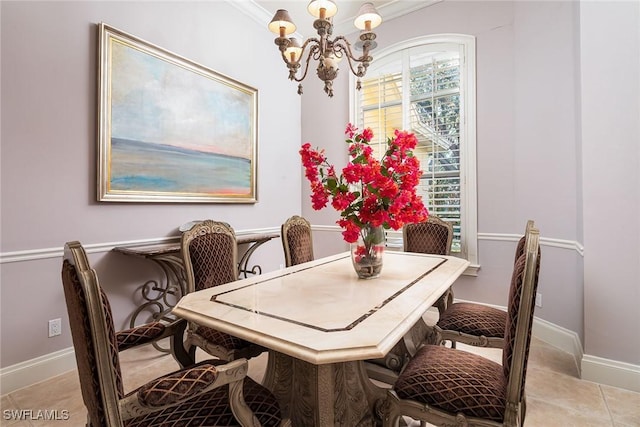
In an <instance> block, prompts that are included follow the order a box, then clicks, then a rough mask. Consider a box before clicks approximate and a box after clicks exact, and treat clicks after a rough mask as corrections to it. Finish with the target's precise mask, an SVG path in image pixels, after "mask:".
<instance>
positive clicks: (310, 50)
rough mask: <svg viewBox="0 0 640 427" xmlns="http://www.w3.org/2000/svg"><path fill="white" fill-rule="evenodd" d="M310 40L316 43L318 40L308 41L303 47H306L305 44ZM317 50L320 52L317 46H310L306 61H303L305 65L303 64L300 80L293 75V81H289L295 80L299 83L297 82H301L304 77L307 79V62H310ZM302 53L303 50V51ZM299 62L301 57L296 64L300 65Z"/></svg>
mask: <svg viewBox="0 0 640 427" xmlns="http://www.w3.org/2000/svg"><path fill="white" fill-rule="evenodd" d="M312 40H313V41H316V42H317V41H318V40H316V39H309V40H307V41H306V42H305V43H304V45H305V46H306V45H307V43H308V42H310V41H312ZM319 50H320V48H319V46H318V45H317V44H315V45H312V46H311V47H310V48H309V54H308V55H307V59H306V60H305V61H304V62H305V64H304V73H303V74H302V76H301V77H300V78H298V77H296V76H295V75H294V76H293V79H291V80H295V81H297V82H298V83H299V82H301V81H303V80H304V79H305V77H307V73H308V72H309V62H310V60H311V56H312V55H313V54H314V53H315V52H317V51H319ZM303 52H304V50H303ZM301 60H302V55H300V61H298V63H300V62H301Z"/></svg>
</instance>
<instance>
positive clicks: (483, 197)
mask: <svg viewBox="0 0 640 427" xmlns="http://www.w3.org/2000/svg"><path fill="white" fill-rule="evenodd" d="M0 14H1V31H2V33H1V36H2V38H1V43H2V46H1V48H2V65H1V66H2V68H1V84H2V104H1V111H2V113H3V115H2V127H1V133H0V137H1V138H2V152H1V154H2V157H1V162H2V163H1V171H0V184H1V190H2V201H1V202H2V219H1V225H2V239H1V240H2V241H1V252H2V264H0V267H1V268H2V271H1V277H0V278H1V284H0V286H1V287H0V298H1V307H0V308H1V310H2V314H1V320H2V324H1V335H2V353H1V358H2V360H1V365H2V366H3V367H5V366H9V365H12V364H15V363H18V362H21V361H25V360H29V359H31V358H34V357H37V356H40V355H45V354H48V353H51V352H53V351H56V350H60V349H64V348H67V347H69V346H70V345H71V341H70V337H69V334H68V325H66V324H63V331H64V333H63V335H62V336H61V337H58V338H51V339H48V338H46V322H47V320H48V319H52V318H55V317H62V318H63V319H64V320H65V321H66V314H65V313H66V312H65V307H64V301H63V297H62V290H61V285H60V281H59V269H60V258H59V251H60V248H61V246H62V244H63V243H64V242H65V241H67V240H72V239H79V240H81V241H82V242H83V243H85V244H95V245H97V246H98V247H100V248H101V249H100V250H98V252H96V253H92V254H91V261H92V262H93V263H94V265H95V266H96V268H97V269H98V273H99V275H100V277H101V278H102V282H103V284H104V285H105V287H106V288H107V291H108V293H109V296H110V297H111V298H112V299H113V300H114V301H115V304H114V309H115V311H116V322H117V323H119V324H120V325H124V324H125V323H126V322H127V321H128V316H129V314H130V313H131V311H133V309H134V307H135V299H136V298H137V296H136V294H135V289H136V287H137V286H138V285H139V284H140V282H141V281H142V280H143V279H144V278H146V277H148V276H149V275H154V274H155V275H157V274H158V273H157V272H156V271H155V270H152V269H151V268H150V267H149V265H148V263H146V262H144V261H142V260H135V259H129V258H126V257H123V256H121V255H118V254H114V253H111V252H109V251H108V248H109V245H110V244H118V243H121V242H126V241H130V240H137V239H160V238H162V237H165V236H169V235H175V234H177V230H176V228H177V226H179V225H180V224H182V223H184V222H186V221H189V220H192V219H199V218H207V217H209V218H217V219H222V220H226V221H229V222H230V223H231V224H232V225H233V226H234V227H235V228H236V229H238V230H254V229H273V228H277V227H278V226H279V224H280V223H281V222H282V221H283V220H284V219H285V218H286V217H288V216H289V215H291V214H293V213H298V212H302V214H303V215H305V216H307V217H309V218H310V220H311V221H312V223H313V224H314V226H315V227H316V229H317V230H318V231H317V232H316V233H315V234H314V240H315V243H316V255H318V256H322V255H326V254H329V253H333V252H337V251H342V250H344V249H345V245H344V243H343V242H342V240H341V238H340V234H339V232H338V231H337V230H335V228H333V225H334V222H335V220H336V218H337V214H336V213H335V212H333V211H331V210H325V211H320V212H315V211H313V210H312V209H311V208H310V203H309V199H308V190H307V183H306V181H301V180H300V179H299V177H300V172H301V167H300V163H299V157H298V154H297V150H298V148H299V146H300V139H301V138H300V136H301V135H302V141H309V142H311V143H312V144H314V145H317V146H320V147H323V148H325V149H326V152H327V155H328V156H329V158H330V159H331V160H333V161H334V162H335V163H336V164H342V163H344V161H345V160H346V154H345V152H344V144H343V140H344V137H343V130H344V126H345V124H346V122H347V121H348V120H349V100H348V95H347V94H348V91H349V90H350V86H349V85H350V82H349V79H347V78H346V74H347V73H346V70H343V71H342V72H341V74H342V75H341V76H339V77H338V79H337V80H336V82H335V83H334V90H335V93H336V95H335V97H334V98H333V99H329V98H327V97H326V95H325V94H324V93H323V92H322V86H321V83H320V82H319V81H317V79H316V78H315V77H314V75H313V74H311V75H310V76H309V78H307V81H305V84H304V85H305V94H304V95H303V96H302V98H301V99H300V97H299V96H298V95H297V94H296V87H295V86H296V85H295V84H292V83H290V82H289V81H287V80H286V79H285V78H284V75H285V74H286V73H285V71H284V67H283V64H282V62H281V61H280V59H279V58H278V57H277V55H274V53H275V47H274V45H273V42H272V36H271V35H270V33H269V32H268V31H267V30H266V29H264V28H262V27H260V26H258V25H256V23H255V22H254V21H253V20H251V19H249V18H247V17H245V16H243V15H242V14H241V13H240V12H239V11H237V10H236V9H235V8H233V7H230V6H229V5H227V4H226V3H223V2H153V3H152V2H126V3H125V2H39V3H35V2H7V1H3V2H2V3H0ZM639 14H640V12H639V10H638V5H637V3H632V2H619V3H615V6H614V7H613V8H609V6H606V5H605V3H602V2H595V3H594V2H569V1H566V2H534V1H532V2H527V1H518V2H493V1H486V2H463V1H445V2H441V3H437V4H436V5H433V6H431V7H428V8H425V9H422V10H420V11H416V12H414V13H412V14H411V15H409V16H406V17H402V18H398V19H395V20H388V21H386V22H385V23H384V24H383V26H382V27H380V30H379V31H378V34H379V37H378V42H379V45H380V48H381V49H382V48H385V47H388V46H390V45H392V44H394V43H397V42H400V41H402V40H406V39H408V38H413V37H417V36H420V35H427V34H438V33H464V34H471V35H474V36H475V37H476V38H477V79H478V82H477V92H478V93H477V100H478V105H477V117H478V120H477V123H478V124H477V133H478V196H479V197H478V200H479V201H478V203H479V205H478V214H479V217H478V230H479V256H480V264H481V270H480V271H479V274H478V277H464V278H462V279H461V280H460V281H459V282H458V283H457V284H456V286H455V292H456V296H457V297H458V298H462V299H470V300H477V301H483V302H487V303H492V304H499V305H504V304H505V303H506V289H507V286H508V280H509V275H510V263H511V259H512V254H513V249H514V246H515V242H514V241H513V238H514V236H515V235H516V234H521V233H522V231H523V227H524V224H525V221H526V220H527V219H529V218H532V219H535V220H536V222H537V224H538V226H539V227H540V229H541V233H542V237H543V247H542V251H543V252H542V253H543V255H542V257H543V262H542V263H543V264H542V271H541V278H540V292H541V293H542V294H543V307H542V308H537V309H536V315H537V316H538V317H540V318H542V319H545V320H547V321H549V322H552V323H554V324H556V325H558V326H561V327H564V328H566V329H568V330H570V331H574V332H576V333H577V334H578V336H579V337H580V339H581V341H582V342H583V343H584V344H585V350H586V352H588V353H589V354H592V355H595V356H599V357H604V358H610V359H612V360H617V361H622V362H628V363H632V364H639V363H640V341H639V340H638V338H637V337H638V335H637V325H638V324H639V323H640V319H639V318H638V316H639V314H638V311H637V309H636V305H637V301H638V297H639V292H640V290H639V285H638V283H640V282H638V280H636V277H637V276H638V274H637V271H636V270H637V265H638V262H637V259H638V247H640V245H639V242H638V240H639V236H640V234H639V233H638V229H639V227H638V220H637V218H638V215H637V211H638V200H640V192H639V191H638V179H637V169H638V168H637V164H638V162H640V158H639V157H638V153H639V152H638V138H639V130H638V123H639V122H640V107H639V105H638V99H639V98H640V93H639V92H638V91H639V89H638V87H639V86H640V85H639V82H638V76H639V75H640V64H638V57H639V45H640V35H639V34H638V28H640V25H638V24H639V23H640V18H639ZM603 17H605V18H606V21H607V22H608V24H607V25H606V27H602V22H603V21H604V20H605V18H603ZM100 21H104V22H106V23H108V24H110V25H113V26H115V27H117V28H120V29H122V30H125V31H127V32H130V33H132V34H134V35H136V36H139V37H141V38H144V39H146V40H149V41H151V42H153V43H155V44H157V45H159V46H162V47H164V48H167V49H169V50H172V51H174V52H176V53H179V54H181V55H183V56H186V57H188V58H190V59H192V60H194V61H197V62H200V63H201V64H203V65H205V66H208V67H210V68H213V69H215V70H217V71H219V72H222V73H224V74H228V75H230V76H232V77H234V78H236V79H238V80H240V81H242V82H245V83H247V84H249V85H252V86H254V87H256V88H258V89H259V102H260V111H259V123H260V125H259V130H258V135H259V164H258V170H259V177H258V179H259V199H260V202H259V203H257V204H256V205H246V206H245V205H242V206H239V205H193V204H192V205H190V204H176V205H162V204H99V203H97V202H95V194H94V186H95V166H94V163H95V146H96V141H95V134H96V128H95V117H96V107H95V103H96V100H95V93H96V50H95V46H96V42H97V38H96V29H95V24H96V23H97V22H100ZM239 29H241V31H239ZM603 30H606V34H607V36H606V37H602V34H603ZM228 40H234V45H233V46H231V47H229V46H227V45H226V44H225V43H226V41H228ZM612 47H615V49H613V50H612ZM605 52H610V53H611V54H610V56H609V58H616V61H611V62H607V61H603V60H602V59H603V55H604V53H605ZM245 53H247V55H243V54H245ZM619 61H623V62H622V63H621V64H623V66H621V68H619V69H616V70H614V71H616V72H615V73H614V74H615V76H616V77H615V79H612V78H611V69H609V68H607V67H608V66H611V65H612V64H618V63H619ZM633 94H636V95H638V96H634V95H633ZM605 105H606V106H607V108H606V109H605V108H603V106H605ZM614 130H615V132H614V133H612V132H613V131H614ZM87 165H89V166H88V167H87ZM612 184H615V185H612ZM605 207H608V208H607V209H606V210H605ZM604 214H607V216H606V217H605V215H604ZM605 223H606V224H607V227H603V224H605ZM611 227H613V228H611ZM612 235H613V236H614V237H615V238H612ZM620 237H622V239H620ZM583 243H584V246H585V250H584V253H585V255H584V259H583V257H582V244H583ZM268 245H269V246H267V247H265V249H266V250H260V251H258V252H257V253H256V260H257V261H259V262H261V263H262V264H263V265H265V266H266V268H267V269H273V268H277V267H278V266H279V264H280V263H282V256H281V249H280V243H279V242H277V241H274V242H271V243H269V244H268ZM32 254H35V256H34V258H36V259H34V260H31V259H30V258H32ZM14 255H16V257H15V258H17V259H18V260H17V261H14V262H8V261H7V259H9V258H11V257H12V256H14ZM583 283H584V284H583ZM619 337H625V338H624V339H619ZM634 337H635V339H634Z"/></svg>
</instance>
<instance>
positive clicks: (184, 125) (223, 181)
mask: <svg viewBox="0 0 640 427" xmlns="http://www.w3.org/2000/svg"><path fill="white" fill-rule="evenodd" d="M98 27H99V48H98V51H99V60H98V63H99V64H98V70H99V71H98V73H99V76H98V80H99V88H98V92H99V94H98V104H99V105H98V115H99V117H98V120H99V123H98V145H99V149H98V173H97V175H98V176H97V180H98V200H99V201H105V202H108V201H113V202H181V203H255V202H256V201H257V194H256V191H257V183H256V172H257V164H256V163H257V128H258V126H257V124H258V121H257V120H258V118H257V105H258V99H257V98H258V91H257V90H256V89H254V88H252V87H250V86H247V85H245V84H243V83H240V82H238V81H236V80H234V79H232V78H230V77H227V76H225V75H222V74H220V73H217V72H215V71H213V70H211V69H209V68H206V67H204V66H202V65H199V64H197V63H195V62H193V61H190V60H188V59H185V58H183V57H181V56H178V55H176V54H174V53H171V52H168V51H166V50H164V49H161V48H159V47H157V46H155V45H153V44H151V43H149V42H146V41H144V40H141V39H139V38H136V37H134V36H131V35H129V34H126V33H124V32H122V31H120V30H117V29H115V28H113V27H110V26H108V25H106V24H104V23H101V24H99V25H98Z"/></svg>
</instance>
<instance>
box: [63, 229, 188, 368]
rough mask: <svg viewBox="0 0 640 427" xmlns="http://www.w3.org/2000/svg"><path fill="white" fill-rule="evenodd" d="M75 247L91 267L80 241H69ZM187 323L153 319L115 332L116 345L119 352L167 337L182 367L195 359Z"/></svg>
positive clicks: (86, 266) (80, 261) (79, 259)
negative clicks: (186, 338)
mask: <svg viewBox="0 0 640 427" xmlns="http://www.w3.org/2000/svg"><path fill="white" fill-rule="evenodd" d="M69 245H70V246H73V248H74V254H75V258H76V260H77V263H78V265H79V266H80V267H81V268H82V269H83V270H89V269H91V265H90V263H89V257H88V256H87V253H86V251H85V249H84V247H83V246H82V245H81V244H80V243H79V242H72V243H69ZM185 327H186V323H185V322H184V321H181V320H174V321H171V322H161V321H152V322H148V323H145V324H143V325H137V326H134V327H131V328H128V329H122V330H119V331H116V332H115V339H116V346H117V349H118V351H119V352H121V351H125V350H129V349H132V348H136V347H139V346H142V345H145V344H152V343H157V342H158V341H160V340H164V339H165V338H167V339H168V341H169V352H170V353H171V355H172V356H173V358H174V359H175V360H176V362H178V364H179V365H180V366H182V367H185V366H188V365H192V364H193V360H192V359H191V358H190V357H189V354H188V353H187V352H186V351H185V348H184V346H183V342H182V337H183V335H184V331H185Z"/></svg>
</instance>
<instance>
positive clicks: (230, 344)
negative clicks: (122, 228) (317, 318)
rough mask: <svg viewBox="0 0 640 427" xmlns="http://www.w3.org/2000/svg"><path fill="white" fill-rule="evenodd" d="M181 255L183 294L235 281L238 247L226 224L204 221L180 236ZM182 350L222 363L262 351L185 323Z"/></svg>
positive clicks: (251, 345) (198, 326)
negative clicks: (205, 354) (199, 349)
mask: <svg viewBox="0 0 640 427" xmlns="http://www.w3.org/2000/svg"><path fill="white" fill-rule="evenodd" d="M180 246H181V254H182V261H183V264H184V270H185V278H186V291H187V293H191V292H195V291H199V290H202V289H208V288H211V287H213V286H219V285H222V284H225V283H229V282H233V281H235V280H238V247H237V244H236V235H235V232H234V230H233V228H232V227H231V226H230V225H229V224H227V223H226V222H219V221H213V220H210V219H209V220H205V221H201V222H198V223H196V224H195V225H193V227H191V228H190V229H189V230H187V231H185V232H184V233H183V234H182V241H181V245H180ZM185 347H186V348H187V349H188V351H189V354H190V355H191V357H194V354H195V351H196V348H197V347H200V348H201V349H203V350H204V351H206V352H207V353H209V354H210V355H212V356H215V357H218V358H220V359H222V360H227V361H228V360H234V359H238V358H246V359H249V358H251V357H254V356H257V355H259V354H261V353H262V352H263V351H265V350H266V349H265V348H264V347H262V346H259V345H256V344H253V343H251V342H249V341H245V340H243V339H240V338H238V337H234V336H232V335H229V334H227V333H224V332H221V331H218V330H216V329H213V328H209V327H206V326H201V325H198V324H196V323H193V322H189V324H188V326H187V338H186V341H185Z"/></svg>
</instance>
